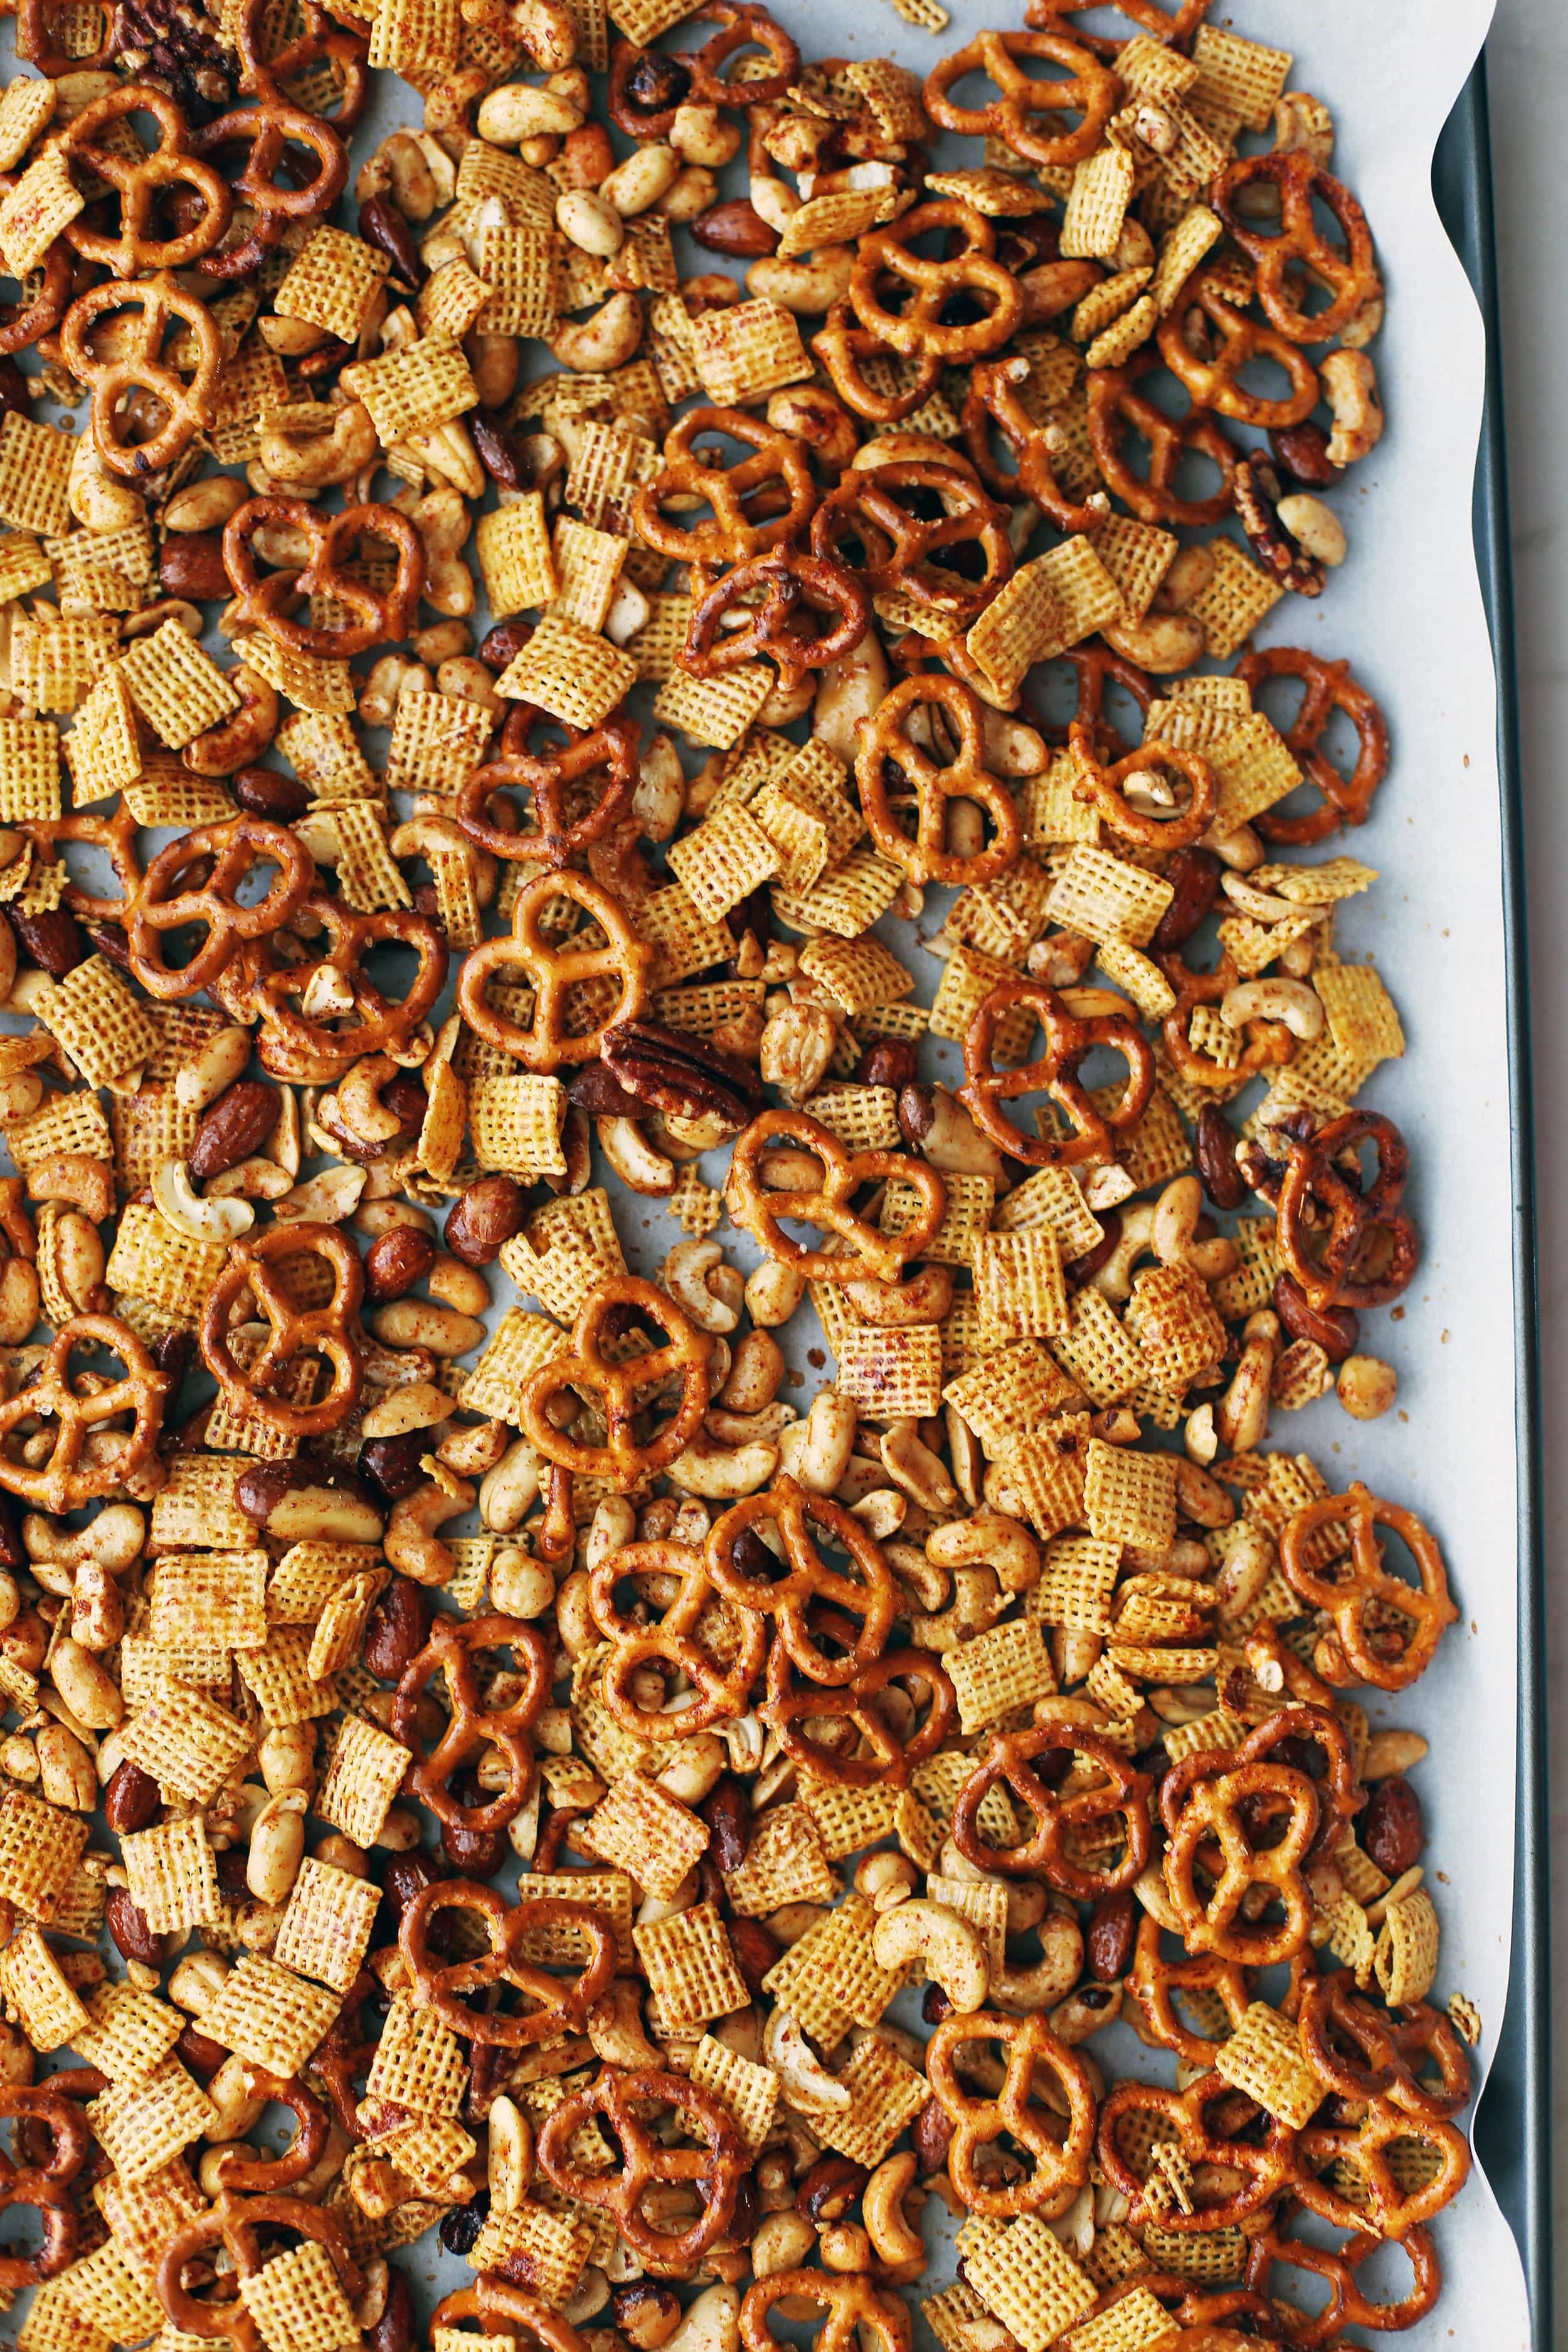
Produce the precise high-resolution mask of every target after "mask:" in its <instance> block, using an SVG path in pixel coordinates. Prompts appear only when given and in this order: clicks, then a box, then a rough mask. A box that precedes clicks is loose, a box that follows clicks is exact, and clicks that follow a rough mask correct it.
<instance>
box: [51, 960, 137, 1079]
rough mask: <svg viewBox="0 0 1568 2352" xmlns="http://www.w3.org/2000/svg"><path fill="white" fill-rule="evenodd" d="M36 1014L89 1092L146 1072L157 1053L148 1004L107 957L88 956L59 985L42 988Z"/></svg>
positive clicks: (54, 984) (52, 983) (52, 984)
mask: <svg viewBox="0 0 1568 2352" xmlns="http://www.w3.org/2000/svg"><path fill="white" fill-rule="evenodd" d="M35 1009H36V1011H37V1014H38V1018H39V1019H40V1020H41V1021H42V1022H43V1024H44V1026H45V1027H46V1028H47V1030H48V1031H49V1033H50V1034H51V1035H52V1036H55V1037H58V1040H59V1042H60V1044H61V1045H63V1046H64V1047H65V1049H66V1051H67V1053H68V1055H70V1057H71V1059H72V1061H73V1062H74V1063H75V1064H76V1066H77V1067H78V1069H79V1071H80V1072H81V1075H82V1076H83V1077H84V1078H85V1079H86V1080H87V1082H88V1084H89V1086H93V1087H99V1086H108V1085H110V1084H111V1083H112V1081H113V1080H114V1079H116V1078H118V1077H120V1076H122V1075H123V1074H124V1073H125V1072H126V1071H128V1070H132V1069H141V1068H142V1066H144V1065H145V1064H146V1063H147V1062H148V1061H149V1060H150V1059H151V1058H152V1056H153V1055H154V1054H155V1053H156V1052H157V1050H158V1032H157V1030H156V1029H155V1027H154V1026H153V1020H152V1016H151V1015H150V1013H148V1011H147V1008H146V1005H145V1003H142V1001H141V1000H140V999H139V998H138V997H136V996H135V995H133V994H132V989H131V983H130V982H129V981H125V980H122V979H121V976H120V974H119V972H118V971H116V970H115V968H114V966H113V965H112V964H111V963H110V961H109V959H108V957H107V956H105V955H93V956H89V958H88V959H87V961H86V962H85V963H79V964H78V965H77V966H76V968H75V970H74V971H68V972H67V974H66V976H65V978H64V980H62V981H60V982H58V984H56V983H55V982H50V983H49V985H48V987H47V989H45V988H40V989H39V990H38V992H37V1003H36V1006H35Z"/></svg>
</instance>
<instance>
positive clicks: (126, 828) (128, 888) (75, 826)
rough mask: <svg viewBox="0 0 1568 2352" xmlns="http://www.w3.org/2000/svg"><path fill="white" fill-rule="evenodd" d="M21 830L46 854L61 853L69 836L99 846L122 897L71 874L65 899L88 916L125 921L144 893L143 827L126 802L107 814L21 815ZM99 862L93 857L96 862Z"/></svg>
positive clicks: (51, 856)
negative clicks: (139, 850) (140, 851)
mask: <svg viewBox="0 0 1568 2352" xmlns="http://www.w3.org/2000/svg"><path fill="white" fill-rule="evenodd" d="M16 830H17V832H18V833H25V834H26V836H27V839H28V840H29V841H30V842H31V843H32V845H33V847H34V850H35V851H36V853H37V856H38V857H39V858H41V859H48V860H50V861H53V860H54V859H57V858H58V857H59V856H60V854H61V847H62V845H63V844H64V843H66V842H68V841H79V842H85V843H86V844H87V845H89V847H90V848H92V849H94V850H97V851H99V852H100V853H101V856H102V857H104V858H106V859H107V860H108V862H109V865H110V869H111V870H112V872H113V875H114V878H115V880H116V881H117V882H118V883H119V885H120V892H121V895H120V897H119V898H108V897H106V896H104V895H102V894H100V892H98V891H96V890H90V889H89V888H88V887H87V886H86V884H85V883H83V882H80V881H78V880H76V879H75V878H74V877H72V878H71V879H69V880H68V881H67V884H66V895H65V903H66V905H67V906H68V908H70V911H71V913H72V914H73V915H79V916H80V917H81V919H82V920H83V921H84V922H88V923H116V924H123V923H124V922H125V921H126V920H127V919H128V917H129V916H130V913H131V910H132V908H133V907H134V905H135V903H136V901H137V899H138V898H140V897H141V895H142V861H141V859H140V858H139V857H138V856H137V854H136V839H137V835H138V834H139V832H140V831H141V827H140V826H139V825H138V824H137V822H136V819H135V818H134V816H133V815H132V813H131V811H130V809H128V808H127V807H126V806H125V805H124V804H123V803H121V806H120V807H119V808H117V809H115V810H114V811H113V812H112V813H111V814H110V815H108V816H87V815H79V814H74V813H73V814H71V815H69V816H49V817H24V818H20V819H18V821H17V824H16ZM98 862H99V861H98V860H97V859H95V860H94V864H95V865H97V864H98ZM67 870H68V869H67Z"/></svg>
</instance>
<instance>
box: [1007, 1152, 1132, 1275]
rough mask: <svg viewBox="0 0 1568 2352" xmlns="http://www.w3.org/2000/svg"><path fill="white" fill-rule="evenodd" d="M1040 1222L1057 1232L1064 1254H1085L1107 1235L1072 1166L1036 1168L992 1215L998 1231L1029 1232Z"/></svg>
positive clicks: (1095, 1247)
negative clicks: (1085, 1196)
mask: <svg viewBox="0 0 1568 2352" xmlns="http://www.w3.org/2000/svg"><path fill="white" fill-rule="evenodd" d="M1037 1225H1043V1226H1045V1227H1046V1228H1047V1230H1048V1231H1049V1232H1051V1233H1054V1234H1055V1235H1056V1237H1057V1240H1058V1243H1059V1244H1060V1245H1061V1253H1062V1255H1063V1257H1064V1258H1074V1257H1082V1256H1083V1255H1085V1254H1086V1253H1087V1252H1088V1251H1089V1250H1093V1249H1098V1248H1099V1246H1100V1243H1101V1242H1102V1241H1103V1240H1104V1238H1105V1231H1104V1228H1103V1226H1102V1225H1101V1224H1100V1220H1099V1218H1098V1217H1097V1216H1096V1215H1095V1214H1094V1212H1093V1211H1092V1210H1091V1209H1090V1207H1089V1203H1088V1202H1086V1201H1085V1199H1084V1197H1083V1192H1082V1188H1081V1187H1080V1185H1079V1181H1078V1179H1077V1176H1076V1174H1075V1172H1074V1171H1073V1170H1072V1169H1070V1168H1037V1169H1036V1170H1035V1171H1034V1173H1033V1174H1032V1175H1029V1176H1026V1178H1025V1179H1024V1181H1023V1182H1022V1183H1021V1184H1018V1185H1016V1186H1015V1187H1014V1189H1013V1190H1012V1192H1005V1193H1004V1194H1003V1196H1002V1198H1001V1199H1000V1200H999V1201H998V1202H997V1203H996V1207H995V1210H994V1213H993V1215H992V1219H991V1230H992V1232H993V1233H996V1234H1023V1233H1029V1232H1031V1231H1033V1229H1034V1228H1035V1227H1036V1226H1037Z"/></svg>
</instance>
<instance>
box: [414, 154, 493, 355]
mask: <svg viewBox="0 0 1568 2352" xmlns="http://www.w3.org/2000/svg"><path fill="white" fill-rule="evenodd" d="M474 144H475V145H478V144H479V142H478V141H475V142H474ZM489 299H490V289H489V287H488V286H487V285H486V284H485V281H484V279H483V278H480V277H479V276H477V275H476V273H475V272H474V271H473V270H471V269H470V268H468V263H467V262H466V261H464V260H462V259H461V258H460V257H455V258H454V259H452V260H451V261H444V262H443V263H442V264H441V267H440V268H439V269H437V270H433V271H432V272H431V274H430V276H429V277H428V278H426V280H425V283H424V285H423V286H422V287H421V288H420V289H419V296H418V299H417V300H416V303H415V306H414V316H415V318H416V321H417V322H418V327H419V331H420V333H421V334H422V335H425V336H426V337H427V338H428V339H429V341H432V342H444V341H450V342H455V343H459V342H461V341H462V340H463V337H464V336H465V335H466V334H467V333H468V330H469V328H470V327H471V326H472V325H473V323H474V321H475V320H476V319H477V318H478V317H479V312H480V311H481V310H483V309H484V307H485V304H486V303H487V302H488V301H489Z"/></svg>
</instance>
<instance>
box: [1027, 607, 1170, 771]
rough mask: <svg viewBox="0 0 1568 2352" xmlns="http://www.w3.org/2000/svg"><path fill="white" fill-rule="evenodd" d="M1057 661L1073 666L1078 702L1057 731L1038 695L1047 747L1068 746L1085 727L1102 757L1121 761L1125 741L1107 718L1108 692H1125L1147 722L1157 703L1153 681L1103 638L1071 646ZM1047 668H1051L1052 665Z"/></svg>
mask: <svg viewBox="0 0 1568 2352" xmlns="http://www.w3.org/2000/svg"><path fill="white" fill-rule="evenodd" d="M1056 658H1057V660H1058V661H1064V662H1067V663H1068V664H1069V665H1070V666H1071V668H1072V670H1073V673H1074V684H1075V687H1076V688H1077V699H1076V701H1075V703H1074V707H1073V714H1072V717H1071V719H1068V723H1067V724H1066V726H1064V727H1058V726H1054V725H1052V724H1051V723H1050V722H1049V721H1048V720H1047V719H1046V717H1045V715H1044V709H1043V698H1042V697H1041V696H1040V695H1039V694H1038V693H1037V694H1036V695H1035V697H1034V705H1035V711H1036V717H1037V724H1038V726H1039V730H1040V732H1041V734H1042V735H1044V737H1045V739H1046V740H1047V743H1066V742H1068V741H1069V740H1070V739H1071V735H1072V730H1073V729H1074V727H1077V726H1084V727H1087V728H1089V730H1090V732H1091V733H1092V735H1093V737H1094V740H1095V744H1096V747H1097V749H1098V750H1099V751H1100V754H1101V756H1102V757H1103V756H1104V755H1105V754H1106V753H1108V752H1109V753H1110V755H1111V757H1112V758H1120V756H1121V751H1123V749H1124V748H1125V745H1124V740H1123V738H1122V737H1121V736H1120V735H1119V734H1118V733H1117V731H1116V730H1115V729H1114V728H1113V727H1112V726H1111V724H1110V719H1108V718H1107V717H1106V712H1105V690H1106V688H1107V687H1108V686H1120V687H1122V688H1125V690H1126V692H1127V693H1128V694H1130V695H1131V698H1132V699H1133V701H1134V702H1135V703H1136V704H1137V706H1138V709H1139V710H1140V711H1141V712H1142V716H1143V718H1144V719H1147V718H1148V716H1149V712H1150V709H1151V708H1152V704H1153V700H1154V681H1153V679H1152V677H1150V676H1149V673H1148V671H1147V670H1143V669H1140V668H1139V667H1138V666H1137V664H1136V662H1130V661H1128V660H1127V659H1126V658H1125V657H1124V656H1122V655H1121V654H1114V653H1112V652H1111V650H1110V646H1108V645H1106V644H1105V642H1104V641H1103V639H1101V638H1100V637H1090V638H1089V639H1088V640H1087V641H1086V642H1085V643H1084V644H1083V645H1081V646H1068V648H1067V650H1066V652H1065V653H1061V654H1058V656H1056ZM1044 667H1047V668H1049V667H1050V664H1048V663H1047V664H1046V665H1044Z"/></svg>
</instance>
